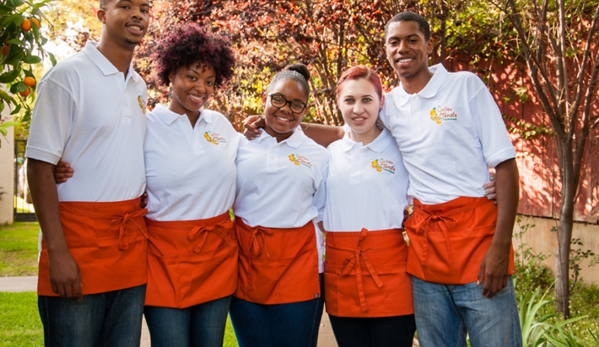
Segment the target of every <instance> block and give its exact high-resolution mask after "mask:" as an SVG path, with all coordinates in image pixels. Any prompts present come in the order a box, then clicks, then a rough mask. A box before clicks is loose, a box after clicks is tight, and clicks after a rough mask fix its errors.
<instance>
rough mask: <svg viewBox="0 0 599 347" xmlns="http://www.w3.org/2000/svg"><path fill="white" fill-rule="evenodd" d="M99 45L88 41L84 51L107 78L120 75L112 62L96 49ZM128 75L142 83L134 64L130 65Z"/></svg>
mask: <svg viewBox="0 0 599 347" xmlns="http://www.w3.org/2000/svg"><path fill="white" fill-rule="evenodd" d="M97 45H98V43H97V42H93V41H87V42H86V43H85V47H84V48H83V50H82V51H83V53H84V54H85V55H86V56H87V57H88V58H89V59H90V60H91V61H92V62H93V63H94V64H95V65H96V66H97V67H98V68H99V69H100V71H102V73H103V74H104V75H105V76H110V75H114V74H117V73H119V72H120V71H119V70H118V69H117V68H116V66H114V65H112V63H111V62H110V60H108V59H107V58H106V57H105V56H104V54H102V53H100V51H99V50H98V49H97V48H96V46H97ZM128 74H129V75H131V78H132V79H133V80H134V81H135V82H139V81H142V79H141V76H139V74H138V73H137V72H135V70H134V69H133V62H131V63H129V71H128Z"/></svg>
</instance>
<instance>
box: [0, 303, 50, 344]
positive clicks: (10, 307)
mask: <svg viewBox="0 0 599 347" xmlns="http://www.w3.org/2000/svg"><path fill="white" fill-rule="evenodd" d="M43 345H44V333H43V330H42V322H41V321H40V317H39V314H38V311H37V295H36V294H35V293H33V292H25V293H0V347H8V346H11V347H12V346H22V347H29V346H31V347H34V346H36V347H37V346H43Z"/></svg>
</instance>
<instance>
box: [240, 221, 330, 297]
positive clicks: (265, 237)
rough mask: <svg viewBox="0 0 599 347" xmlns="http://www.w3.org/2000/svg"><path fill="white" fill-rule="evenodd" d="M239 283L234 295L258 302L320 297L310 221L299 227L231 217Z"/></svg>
mask: <svg viewBox="0 0 599 347" xmlns="http://www.w3.org/2000/svg"><path fill="white" fill-rule="evenodd" d="M235 231H236V233H237V240H238V241H239V285H238V287H237V291H236V292H235V297H236V298H239V299H243V300H246V301H249V302H253V303H258V304H266V305H272V304H286V303H292V302H300V301H307V300H312V299H315V298H318V297H320V285H319V279H318V250H317V248H316V234H315V230H314V224H312V222H309V223H308V224H306V225H304V226H303V227H301V228H293V229H278V228H265V227H260V226H258V227H254V228H252V227H250V226H248V225H246V224H245V223H243V222H242V221H241V218H236V219H235Z"/></svg>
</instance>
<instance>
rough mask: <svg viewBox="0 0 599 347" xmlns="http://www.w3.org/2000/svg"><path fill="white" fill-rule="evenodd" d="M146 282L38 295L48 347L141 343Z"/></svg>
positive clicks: (125, 346)
mask: <svg viewBox="0 0 599 347" xmlns="http://www.w3.org/2000/svg"><path fill="white" fill-rule="evenodd" d="M145 295H146V285H145V284H144V285H142V286H137V287H132V288H127V289H121V290H116V291H113V292H107V293H100V294H89V295H84V296H83V299H82V300H81V301H77V300H75V299H62V298H59V297H53V296H39V297H38V308H39V311H40V317H41V319H42V324H43V325H44V344H45V346H46V347H103V346H106V347H109V346H110V347H133V346H135V347H139V341H140V339H141V322H142V314H143V307H144V299H145Z"/></svg>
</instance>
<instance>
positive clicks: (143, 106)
mask: <svg viewBox="0 0 599 347" xmlns="http://www.w3.org/2000/svg"><path fill="white" fill-rule="evenodd" d="M137 104H138V105H139V108H141V112H143V113H144V114H146V102H145V101H144V100H143V99H142V98H141V95H138V96H137Z"/></svg>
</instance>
